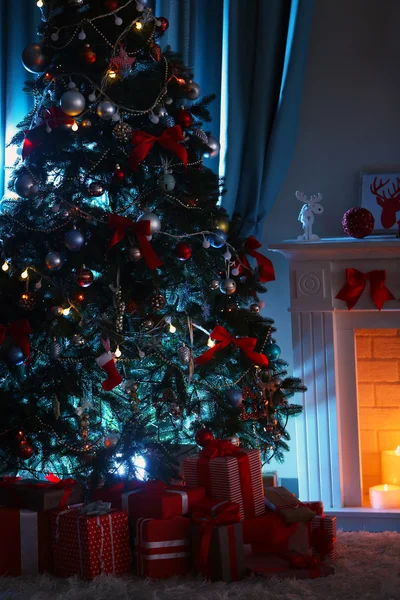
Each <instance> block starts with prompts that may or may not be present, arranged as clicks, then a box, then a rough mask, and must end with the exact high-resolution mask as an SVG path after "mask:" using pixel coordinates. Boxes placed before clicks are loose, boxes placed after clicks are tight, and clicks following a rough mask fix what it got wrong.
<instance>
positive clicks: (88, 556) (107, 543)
mask: <svg viewBox="0 0 400 600" xmlns="http://www.w3.org/2000/svg"><path fill="white" fill-rule="evenodd" d="M110 510H111V506H110V504H107V503H103V502H100V501H99V502H94V503H93V504H87V505H86V506H82V507H80V508H71V509H67V510H62V511H57V512H55V513H54V514H53V519H52V540H53V554H54V562H55V574H56V575H58V576H59V577H72V576H73V575H79V576H80V577H82V578H83V579H93V578H94V577H97V575H101V574H105V575H117V576H118V575H123V574H125V573H128V572H129V571H130V568H131V553H130V546H129V531H128V515H127V514H126V512H123V511H111V512H110Z"/></svg>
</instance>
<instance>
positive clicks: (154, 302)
mask: <svg viewBox="0 0 400 600" xmlns="http://www.w3.org/2000/svg"><path fill="white" fill-rule="evenodd" d="M165 304H166V300H165V296H163V295H162V294H156V295H155V296H153V298H152V299H151V306H152V307H153V309H154V310H162V309H163V308H164V306H165Z"/></svg>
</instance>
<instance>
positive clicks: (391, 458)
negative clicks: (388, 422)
mask: <svg viewBox="0 0 400 600" xmlns="http://www.w3.org/2000/svg"><path fill="white" fill-rule="evenodd" d="M381 460H382V479H383V481H387V482H388V483H394V485H400V446H397V448H396V450H385V451H384V452H382V454H381Z"/></svg>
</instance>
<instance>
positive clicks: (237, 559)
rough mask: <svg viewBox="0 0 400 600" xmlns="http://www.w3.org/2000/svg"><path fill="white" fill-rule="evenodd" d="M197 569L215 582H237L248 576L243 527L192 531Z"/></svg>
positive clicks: (221, 526) (232, 526)
mask: <svg viewBox="0 0 400 600" xmlns="http://www.w3.org/2000/svg"><path fill="white" fill-rule="evenodd" d="M193 550H194V562H195V568H196V570H197V571H199V572H200V573H201V574H202V575H204V576H205V577H207V578H209V579H212V580H213V581H226V582H231V581H238V580H239V579H242V577H243V576H244V575H245V572H246V566H245V555H244V544H243V531H242V523H234V524H230V525H213V524H212V523H208V524H206V526H205V527H204V526H202V525H195V526H194V527H193Z"/></svg>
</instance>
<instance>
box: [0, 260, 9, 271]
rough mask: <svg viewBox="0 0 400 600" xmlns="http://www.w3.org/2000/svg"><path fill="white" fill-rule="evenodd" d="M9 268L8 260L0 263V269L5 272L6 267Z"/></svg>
mask: <svg viewBox="0 0 400 600" xmlns="http://www.w3.org/2000/svg"><path fill="white" fill-rule="evenodd" d="M9 268H10V265H9V264H8V262H7V261H6V260H5V261H4V262H3V264H2V265H1V270H2V271H4V273H6V271H8V269H9Z"/></svg>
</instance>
